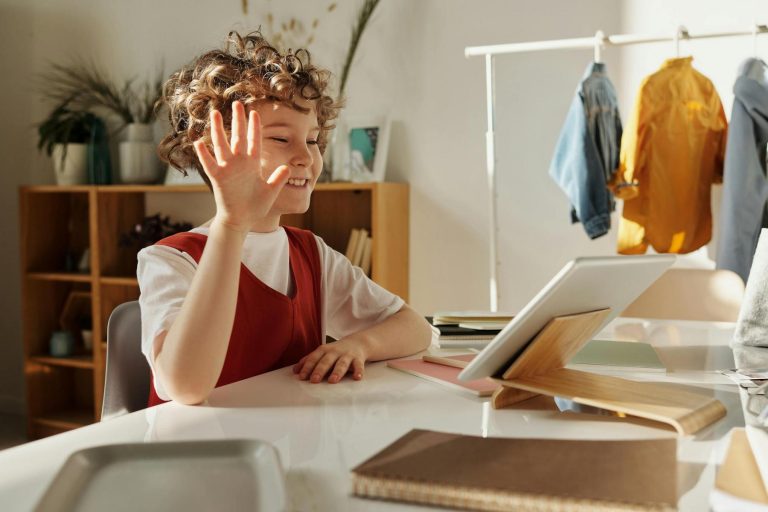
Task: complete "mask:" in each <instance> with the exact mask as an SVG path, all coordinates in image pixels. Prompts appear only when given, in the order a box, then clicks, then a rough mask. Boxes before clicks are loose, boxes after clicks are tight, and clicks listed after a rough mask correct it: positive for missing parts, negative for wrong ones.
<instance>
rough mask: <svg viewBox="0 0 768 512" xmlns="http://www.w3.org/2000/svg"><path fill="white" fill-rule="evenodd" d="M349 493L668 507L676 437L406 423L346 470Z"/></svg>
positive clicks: (485, 505) (673, 501)
mask: <svg viewBox="0 0 768 512" xmlns="http://www.w3.org/2000/svg"><path fill="white" fill-rule="evenodd" d="M352 492H353V494H355V495H356V496H360V497H366V498H376V499H384V500H392V501H401V502H410V503H419V504H424V505H434V506H441V507H452V508H462V509H469V510H485V511H501V510H542V511H543V510H547V511H561V510H562V511H565V510H590V511H592V510H595V511H603V510H676V508H677V441H676V439H675V438H671V437H670V438H663V439H644V440H629V441H628V440H621V441H581V440H562V439H515V438H493V437H479V436H469V435H462V434H451V433H443V432H435V431H431V430H411V431H410V432H408V433H407V434H405V435H404V436H402V437H400V438H399V439H397V440H396V441H394V442H393V443H392V444H390V445H389V446H387V447H386V448H384V449H383V450H381V451H380V452H378V453H377V454H375V455H374V456H372V457H371V458H369V459H368V460H366V461H365V462H363V463H362V464H360V465H358V466H357V467H355V468H354V469H352Z"/></svg>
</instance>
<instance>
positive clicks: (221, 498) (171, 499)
mask: <svg viewBox="0 0 768 512" xmlns="http://www.w3.org/2000/svg"><path fill="white" fill-rule="evenodd" d="M285 507H286V499H285V482H284V476H283V471H282V468H281V466H280V460H279V457H278V454H277V451H276V450H275V448H274V447H273V446H272V445H271V444H269V443H266V442H263V441H256V440H224V441H185V442H173V443H145V444H142V443H136V444H115V445H107V446H98V447H95V448H87V449H84V450H80V451H77V452H75V453H73V454H72V455H70V456H69V458H68V459H67V460H66V461H65V462H64V465H63V466H62V467H61V469H60V470H59V472H58V473H57V474H56V477H55V478H54V480H53V482H52V483H51V485H50V486H49V487H48V490H47V491H46V493H45V494H44V495H43V497H42V499H41V501H40V503H39V504H38V506H37V508H36V510H37V511H39V512H49V511H54V510H55V511H78V512H85V511H88V512H90V511H104V510H109V511H110V512H119V511H129V510H130V511H135V510H175V511H176V510H178V511H181V510H183V511H185V512H187V511H195V510H205V511H208V510H227V511H230V510H249V511H259V512H273V511H275V512H276V511H282V510H284V509H285Z"/></svg>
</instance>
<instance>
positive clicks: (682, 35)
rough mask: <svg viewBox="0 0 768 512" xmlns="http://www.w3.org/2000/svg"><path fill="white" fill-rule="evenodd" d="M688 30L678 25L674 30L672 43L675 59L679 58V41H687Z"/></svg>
mask: <svg viewBox="0 0 768 512" xmlns="http://www.w3.org/2000/svg"><path fill="white" fill-rule="evenodd" d="M688 36H689V34H688V29H687V28H685V27H684V26H683V25H678V26H677V30H675V36H674V38H673V41H674V43H675V58H677V59H679V58H680V40H681V39H688Z"/></svg>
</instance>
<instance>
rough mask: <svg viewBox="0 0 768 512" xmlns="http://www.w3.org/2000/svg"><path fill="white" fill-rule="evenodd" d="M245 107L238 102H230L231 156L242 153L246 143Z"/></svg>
mask: <svg viewBox="0 0 768 512" xmlns="http://www.w3.org/2000/svg"><path fill="white" fill-rule="evenodd" d="M245 131H246V125H245V107H243V104H242V103H240V102H239V101H233V102H232V138H231V139H230V143H229V145H230V148H231V151H232V154H233V155H239V154H241V153H244V152H245V151H244V149H245V148H244V147H243V145H244V144H245V143H246V139H245V138H246V134H245Z"/></svg>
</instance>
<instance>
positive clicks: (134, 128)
mask: <svg viewBox="0 0 768 512" xmlns="http://www.w3.org/2000/svg"><path fill="white" fill-rule="evenodd" d="M125 140H128V141H133V142H152V125H151V124H144V123H129V124H128V125H127V126H126V130H125Z"/></svg>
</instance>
